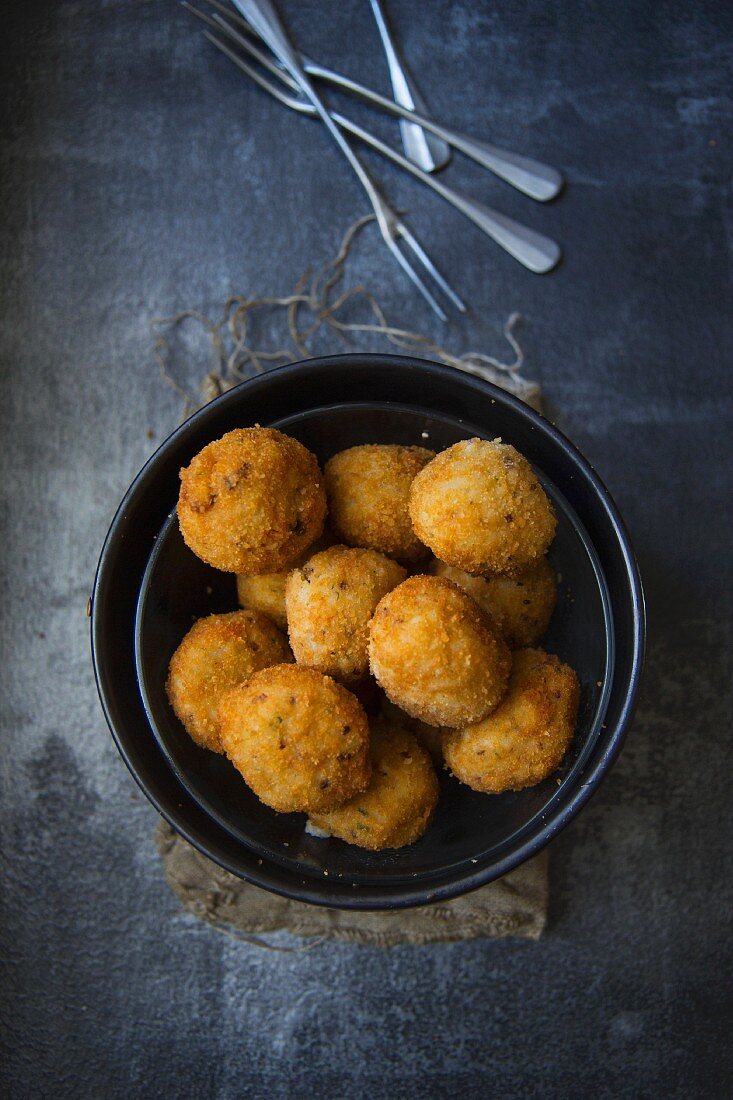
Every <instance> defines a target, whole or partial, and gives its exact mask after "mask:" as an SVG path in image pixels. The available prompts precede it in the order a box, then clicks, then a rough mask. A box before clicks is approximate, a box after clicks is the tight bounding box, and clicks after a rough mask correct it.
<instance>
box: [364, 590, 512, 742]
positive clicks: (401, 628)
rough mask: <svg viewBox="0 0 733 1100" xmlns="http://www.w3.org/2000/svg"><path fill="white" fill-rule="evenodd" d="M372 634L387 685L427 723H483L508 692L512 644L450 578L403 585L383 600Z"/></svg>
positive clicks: (372, 653)
mask: <svg viewBox="0 0 733 1100" xmlns="http://www.w3.org/2000/svg"><path fill="white" fill-rule="evenodd" d="M369 634H370V636H369V661H370V664H371V669H372V673H373V674H374V676H375V677H376V679H377V682H378V683H379V685H380V687H381V688H382V690H383V691H384V692H385V693H386V695H387V696H388V697H389V698H390V699H391V700H392V702H393V703H395V704H396V705H397V706H398V707H401V709H402V710H405V711H407V713H408V714H410V715H412V717H413V718H419V719H421V720H422V721H423V722H427V723H428V725H431V726H454V727H458V726H464V725H468V724H469V722H478V721H480V719H481V718H485V717H486V716H487V715H488V714H489V713H490V712H491V711H492V710H493V709H494V707H495V706H497V704H498V703H499V701H500V700H501V698H502V696H503V694H504V692H505V691H506V686H507V682H508V679H509V669H510V668H511V654H510V652H509V649H508V647H507V645H506V643H505V642H504V640H503V638H502V637H501V636H500V634H499V632H498V630H497V628H496V627H495V626H494V624H493V623H492V622H491V620H490V619H489V617H488V616H487V615H486V614H485V613H484V612H483V611H482V610H481V608H480V607H479V606H478V604H477V603H476V602H475V601H474V600H472V599H471V597H470V596H468V595H467V594H466V593H465V592H464V591H463V589H461V588H459V587H458V585H456V584H453V583H452V581H447V580H445V578H444V577H425V576H419V577H409V578H408V579H407V580H406V581H403V583H402V584H401V585H399V586H398V587H397V588H394V589H393V590H392V591H391V592H389V593H388V594H387V595H386V596H385V597H384V598H383V599H382V600H381V601H380V603H379V605H378V607H377V610H376V611H375V613H374V618H373V619H372V622H371V626H370V632H369Z"/></svg>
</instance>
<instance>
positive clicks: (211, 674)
mask: <svg viewBox="0 0 733 1100" xmlns="http://www.w3.org/2000/svg"><path fill="white" fill-rule="evenodd" d="M289 660H292V657H291V654H290V650H289V649H288V643H287V642H286V640H285V638H284V636H283V635H282V634H281V633H280V631H279V630H278V629H277V627H275V626H274V625H273V624H272V623H271V622H270V620H269V619H268V618H267V617H266V616H265V615H261V614H260V613H259V612H258V611H232V612H231V613H230V614H228V615H208V616H207V617H206V618H205V619H199V620H198V622H196V623H194V625H193V626H192V627H191V629H190V630H189V632H188V634H187V635H186V637H185V638H184V639H183V641H182V642H181V644H180V645H179V647H178V649H177V650H176V652H175V653H174V654H173V657H172V658H171V663H170V667H169V670H168V681H167V684H166V689H167V691H168V698H169V700H170V703H171V706H172V707H173V710H174V711H175V712H176V715H177V716H178V718H179V719H180V721H181V722H182V723H183V725H184V726H185V727H186V730H187V731H188V733H189V734H190V735H191V737H192V738H193V740H194V741H195V742H196V743H197V744H199V745H202V746H203V747H204V748H205V749H212V750H213V751H214V752H223V751H224V749H223V748H222V744H221V738H220V731H219V719H218V716H217V710H218V707H219V702H220V700H221V698H222V696H223V695H224V694H225V693H226V692H227V691H229V690H230V688H233V687H234V686H235V685H236V684H239V683H241V682H242V681H243V680H247V679H248V678H249V677H250V676H251V675H252V674H253V673H255V672H259V670H260V669H262V668H267V667H268V666H269V665H279V664H281V663H282V662H283V661H289Z"/></svg>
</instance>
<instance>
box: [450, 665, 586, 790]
mask: <svg viewBox="0 0 733 1100" xmlns="http://www.w3.org/2000/svg"><path fill="white" fill-rule="evenodd" d="M579 696H580V687H579V684H578V677H577V676H576V675H575V673H574V672H573V670H572V669H571V668H569V667H568V665H564V664H563V663H562V662H561V661H560V659H559V658H558V657H554V656H552V655H551V654H549V653H545V652H544V651H543V650H541V649H520V650H517V652H516V653H515V654H514V664H513V666H512V674H511V677H510V680H509V691H508V693H507V695H506V698H505V699H504V701H503V702H502V703H500V704H499V706H498V707H497V708H496V710H495V711H494V713H493V714H491V715H489V717H488V718H485V719H484V720H483V722H478V723H477V724H476V725H471V726H468V727H467V728H466V729H460V730H450V731H446V733H445V737H444V740H443V754H444V756H445V762H446V764H447V765H448V767H449V769H450V770H451V771H452V772H453V774H454V775H455V776H456V778H457V779H460V780H461V781H462V782H463V783H467V784H468V786H469V787H473V789H474V790H475V791H485V792H487V793H489V794H499V793H501V792H502V791H519V790H521V789H522V788H523V787H532V786H534V784H535V783H539V782H540V781H541V780H543V779H546V778H547V776H548V775H550V774H551V773H552V772H553V771H554V770H555V769H556V768H557V767H558V766H559V764H560V762H561V760H562V758H563V757H564V755H565V753H566V752H567V750H568V747H569V746H570V742H571V741H572V739H573V733H574V730H575V721H576V718H577V714H578V700H579Z"/></svg>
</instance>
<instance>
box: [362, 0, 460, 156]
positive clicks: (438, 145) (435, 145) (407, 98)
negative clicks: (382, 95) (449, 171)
mask: <svg viewBox="0 0 733 1100" xmlns="http://www.w3.org/2000/svg"><path fill="white" fill-rule="evenodd" d="M371 5H372V12H373V14H374V19H375V21H376V24H377V30H378V31H379V37H380V38H381V39H382V46H383V47H384V53H385V56H386V58H387V67H388V69H389V78H390V80H391V82H392V92H393V99H394V100H395V101H396V102H397V103H400V104H402V106H403V107H407V108H409V109H411V110H416V111H419V112H420V113H421V114H423V115H426V114H427V113H428V108H427V104H426V103H425V100H424V99H423V97H422V96H421V95H420V90H419V88H417V86H416V85H415V82H414V80H413V79H412V77H411V76H410V74H409V72H408V71H407V69H406V68H405V66H404V64H403V63H402V60H401V58H400V55H399V52H398V49H397V46H396V44H395V41H394V38H393V37H392V32H391V31H390V29H389V23H388V21H387V16H386V14H385V11H384V8H383V6H382V0H371ZM400 133H401V134H402V145H403V147H404V150H405V153H406V154H407V156H408V158H409V159H410V160H411V161H414V163H415V164H417V165H418V166H419V167H420V168H422V169H423V170H424V171H425V172H435V171H437V169H439V168H444V167H445V165H446V164H447V163H448V161H449V160H450V158H451V151H450V147H449V146H448V145H447V144H446V142H444V141H443V140H442V139H441V138H439V137H436V135H435V134H431V133H430V132H429V131H428V130H423V129H421V127H420V126H416V125H415V123H414V122H408V121H407V120H406V119H404V118H401V119H400Z"/></svg>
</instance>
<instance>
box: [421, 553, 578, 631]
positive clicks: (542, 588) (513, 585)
mask: <svg viewBox="0 0 733 1100" xmlns="http://www.w3.org/2000/svg"><path fill="white" fill-rule="evenodd" d="M431 571H432V572H433V573H434V574H435V576H436V577H446V578H447V580H449V581H453V582H454V584H457V585H459V586H460V587H461V588H462V589H463V590H464V591H465V592H468V594H469V596H472V597H473V599H474V600H475V601H476V603H477V604H478V605H479V607H482V608H483V609H484V611H485V612H486V614H487V615H489V616H490V617H491V618H492V619H493V620H494V622H495V623H496V625H497V626H498V627H499V630H500V631H501V633H502V635H503V636H504V640H505V641H506V643H507V645H508V646H509V647H510V649H523V648H524V647H525V646H532V645H536V644H537V642H539V641H540V639H541V638H542V635H543V634H544V633H545V631H546V630H547V627H548V626H549V625H550V619H551V618H552V613H553V611H554V610H555V604H556V603H557V577H556V576H555V570H554V569H553V568H552V566H551V565H550V563H549V561H548V560H547V558H542V559H541V560H540V561H539V562H537V564H536V565H530V566H528V567H527V568H526V569H522V570H521V572H519V573H517V574H516V576H514V577H508V576H506V575H504V576H502V575H501V574H498V575H496V576H493V577H472V576H471V574H470V573H466V572H464V571H463V569H456V568H455V566H453V565H446V564H445V562H442V561H438V560H437V559H436V560H435V561H434V563H433V566H432V570H431Z"/></svg>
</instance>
